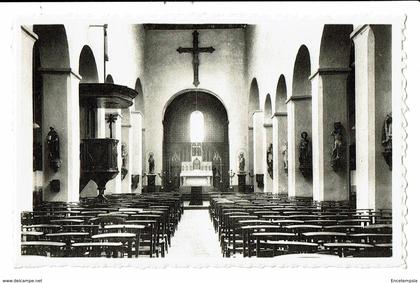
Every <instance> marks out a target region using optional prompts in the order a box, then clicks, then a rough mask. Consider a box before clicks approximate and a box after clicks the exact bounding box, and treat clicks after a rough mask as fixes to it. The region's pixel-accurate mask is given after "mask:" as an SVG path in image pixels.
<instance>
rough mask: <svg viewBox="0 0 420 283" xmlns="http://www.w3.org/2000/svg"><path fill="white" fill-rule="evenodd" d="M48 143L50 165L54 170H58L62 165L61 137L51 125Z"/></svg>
mask: <svg viewBox="0 0 420 283" xmlns="http://www.w3.org/2000/svg"><path fill="white" fill-rule="evenodd" d="M47 145H48V160H49V162H50V167H51V169H53V170H54V172H57V171H58V168H60V167H61V160H60V138H59V137H58V134H57V132H56V131H55V130H54V128H53V127H50V131H49V132H48V134H47Z"/></svg>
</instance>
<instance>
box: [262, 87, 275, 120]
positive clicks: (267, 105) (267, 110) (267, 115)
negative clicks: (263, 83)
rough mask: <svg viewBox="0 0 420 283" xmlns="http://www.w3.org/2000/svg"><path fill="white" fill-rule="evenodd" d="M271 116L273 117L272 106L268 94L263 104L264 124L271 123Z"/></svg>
mask: <svg viewBox="0 0 420 283" xmlns="http://www.w3.org/2000/svg"><path fill="white" fill-rule="evenodd" d="M272 116H273V106H272V103H271V96H270V94H269V93H268V94H267V95H266V97H265V102H264V123H271V117H272Z"/></svg>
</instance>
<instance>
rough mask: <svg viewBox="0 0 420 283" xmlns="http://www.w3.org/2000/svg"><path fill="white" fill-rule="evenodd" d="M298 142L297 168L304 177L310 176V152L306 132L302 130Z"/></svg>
mask: <svg viewBox="0 0 420 283" xmlns="http://www.w3.org/2000/svg"><path fill="white" fill-rule="evenodd" d="M300 137H301V138H302V139H301V140H300V144H299V163H300V164H299V170H300V172H301V173H302V175H303V176H304V177H310V176H312V152H311V143H310V141H309V139H308V133H307V132H302V133H301V134H300Z"/></svg>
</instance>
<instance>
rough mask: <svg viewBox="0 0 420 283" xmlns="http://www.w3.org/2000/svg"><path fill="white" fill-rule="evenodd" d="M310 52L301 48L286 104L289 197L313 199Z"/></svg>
mask: <svg viewBox="0 0 420 283" xmlns="http://www.w3.org/2000/svg"><path fill="white" fill-rule="evenodd" d="M310 75H311V59H310V55H309V50H308V48H307V47H306V46H305V45H302V46H301V47H300V48H299V50H298V52H297V55H296V59H295V65H294V69H293V84H292V96H291V99H290V102H289V110H290V111H289V113H290V120H289V121H290V122H289V126H290V133H291V135H290V137H289V139H290V140H289V153H290V155H289V163H290V166H289V172H290V175H289V196H290V197H312V194H313V189H312V175H313V174H312V168H313V166H312V146H311V145H312V101H311V100H312V93H311V92H312V86H311V81H310V80H309V77H310Z"/></svg>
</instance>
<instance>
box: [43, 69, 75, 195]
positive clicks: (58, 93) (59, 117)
mask: <svg viewBox="0 0 420 283" xmlns="http://www.w3.org/2000/svg"><path fill="white" fill-rule="evenodd" d="M40 72H41V74H42V78H43V117H42V119H43V129H42V137H43V139H44V142H45V143H44V145H45V146H44V150H43V162H44V167H43V168H44V182H45V183H44V184H45V188H44V194H43V197H44V200H46V201H65V202H69V201H78V200H79V181H80V180H79V179H80V157H79V155H80V130H79V127H80V125H79V82H80V77H79V76H78V75H76V74H75V73H73V72H72V70H71V69H68V68H41V69H40ZM50 127H53V128H54V129H55V131H56V132H57V133H58V136H59V138H60V159H61V167H60V168H59V169H58V171H57V172H55V171H54V170H53V169H52V168H51V166H50V164H49V160H48V147H47V145H46V141H45V139H46V137H47V134H48V132H49V131H50V129H49V128H50ZM52 180H59V181H60V191H59V192H52V191H51V190H50V182H51V181H52Z"/></svg>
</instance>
